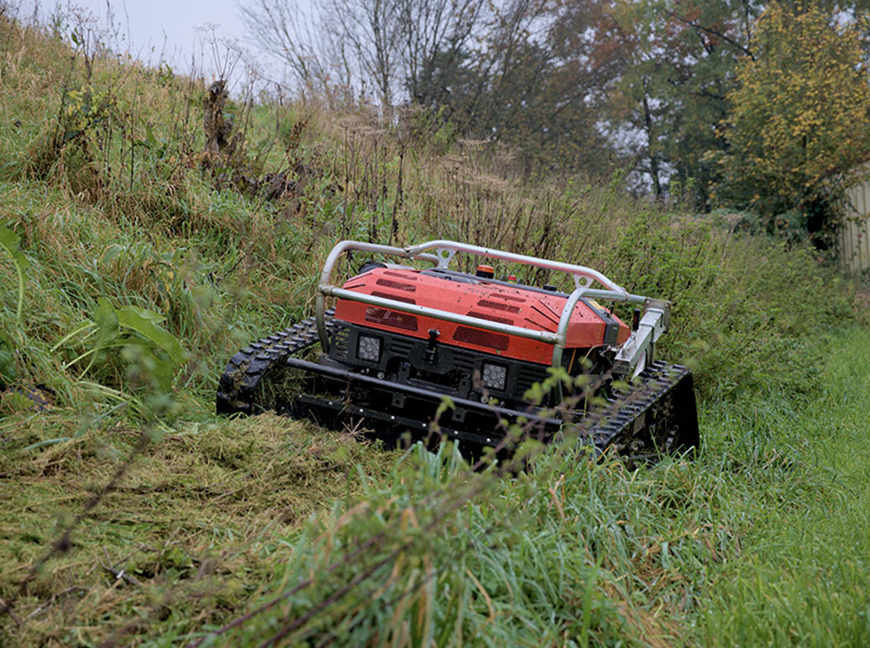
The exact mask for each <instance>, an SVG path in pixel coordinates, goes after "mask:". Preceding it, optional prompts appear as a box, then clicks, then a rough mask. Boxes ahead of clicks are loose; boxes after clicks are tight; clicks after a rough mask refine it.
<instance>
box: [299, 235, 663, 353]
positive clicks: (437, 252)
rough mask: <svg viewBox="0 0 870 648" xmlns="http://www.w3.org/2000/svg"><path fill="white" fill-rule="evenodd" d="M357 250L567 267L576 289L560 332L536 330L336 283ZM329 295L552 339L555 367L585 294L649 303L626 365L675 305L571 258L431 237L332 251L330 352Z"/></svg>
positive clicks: (443, 262)
mask: <svg viewBox="0 0 870 648" xmlns="http://www.w3.org/2000/svg"><path fill="white" fill-rule="evenodd" d="M351 251H359V252H371V253H375V254H384V255H388V256H393V257H398V258H401V259H415V260H422V261H427V262H430V263H433V264H435V265H436V266H437V267H438V268H442V269H445V270H446V269H447V267H448V265H449V263H450V261H451V260H452V259H453V257H454V256H455V255H456V253H457V252H464V253H467V254H473V255H475V256H479V257H486V258H489V259H498V260H500V261H507V262H510V263H520V264H524V265H529V266H533V267H536V268H543V269H546V270H556V271H558V272H565V273H568V274H571V275H573V277H574V285H575V289H574V291H573V292H572V293H571V294H570V295H569V296H568V299H567V301H566V302H565V308H564V309H563V310H562V316H561V318H560V320H559V327H558V328H557V329H556V332H555V333H552V332H549V331H533V330H530V329H525V328H522V327H519V326H512V325H509V324H502V323H500V322H493V321H489V320H483V319H478V318H476V317H469V316H468V315H460V314H458V313H450V312H448V311H443V310H440V309H437V308H430V307H428V306H419V305H416V304H406V303H404V302H399V301H394V300H392V299H388V298H385V297H374V296H372V295H364V294H361V293H357V292H354V291H352V290H345V289H344V288H339V287H338V286H334V285H332V284H331V280H332V271H333V270H334V268H335V264H336V263H337V262H338V260H339V258H340V257H341V256H342V255H343V254H345V253H347V252H351ZM594 282H598V283H599V284H601V285H602V286H604V289H603V290H602V289H593V288H592V287H591V286H592V284H593V283H594ZM327 297H338V298H340V299H347V300H350V301H356V302H361V303H363V304H369V305H372V306H380V307H382V308H389V309H391V310H396V311H401V312H404V313H411V314H413V315H426V316H429V317H434V318H436V319H440V320H445V321H448V322H454V323H456V324H464V325H466V326H472V327H474V328H479V329H484V330H488V331H495V332H497V333H505V334H507V335H515V336H517V337H523V338H529V339H531V340H538V341H541V342H545V343H547V344H552V345H553V366H559V365H561V364H562V353H563V352H564V350H565V344H566V342H567V337H568V324H569V322H570V321H571V314H572V313H573V312H574V307H575V306H576V305H577V302H578V301H580V299H581V298H583V297H590V298H592V299H609V300H612V301H624V302H629V303H632V304H643V305H644V307H645V315H644V320H643V322H642V323H641V326H642V328H641V330H640V331H639V332H643V333H644V335H637V332H636V333H632V336H631V338H629V340H628V342H626V344H625V346H624V347H623V351H625V350H626V347H629V345H630V346H631V348H630V350H629V351H628V352H627V353H625V354H623V353H622V352H621V353H620V360H621V363H620V364H621V365H623V366H634V365H635V364H636V362H637V361H638V360H639V359H640V358H641V356H643V354H644V352H645V351H646V350H647V349H648V348H651V347H652V345H653V344H654V343H655V341H656V340H658V336H659V335H660V334H661V332H662V331H663V330H664V328H665V327H666V326H667V316H668V313H669V306H670V305H669V304H668V303H667V302H662V301H659V300H651V299H649V298H647V297H644V296H642V295H632V294H630V293H629V292H628V291H627V290H625V289H624V288H622V287H621V286H619V285H618V284H617V283H615V282H614V281H611V280H610V279H608V278H607V277H606V276H604V275H603V274H601V273H600V272H598V271H597V270H593V269H592V268H587V267H585V266H580V265H573V264H570V263H561V262H559V261H549V260H546V259H539V258H537V257H533V256H526V255H525V254H514V253H513V252H504V251H502V250H494V249H490V248H485V247H480V246H477V245H468V244H466V243H457V242H455V241H444V240H437V241H428V242H426V243H421V244H419V245H413V246H410V247H406V248H399V247H393V246H389V245H378V244H376V243H362V242H358V241H341V242H340V243H338V244H337V245H336V246H335V247H334V248H332V251H331V252H330V253H329V256H328V257H327V258H326V263H324V265H323V271H322V272H321V274H320V284H319V286H318V292H317V301H316V304H315V315H316V320H317V333H318V336H319V337H320V344H321V347H322V348H323V350H324V352H326V351H328V350H329V337H328V336H327V333H326V320H325V312H326V298H327ZM653 304H654V305H655V308H650V306H652V305H653ZM650 316H652V317H655V318H656V321H655V322H653V321H652V319H651V317H650ZM648 329H650V331H651V333H654V334H647V330H648ZM641 338H643V339H641Z"/></svg>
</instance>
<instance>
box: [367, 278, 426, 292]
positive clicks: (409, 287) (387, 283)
mask: <svg viewBox="0 0 870 648" xmlns="http://www.w3.org/2000/svg"><path fill="white" fill-rule="evenodd" d="M376 283H377V284H378V285H379V286H384V287H385V288H395V289H396V290H404V291H405V292H416V291H417V286H415V285H414V284H409V283H404V282H402V281H393V280H392V279H378V280H377V282H376Z"/></svg>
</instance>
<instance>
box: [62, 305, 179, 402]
mask: <svg viewBox="0 0 870 648" xmlns="http://www.w3.org/2000/svg"><path fill="white" fill-rule="evenodd" d="M165 320H166V318H165V317H163V316H162V315H160V314H159V313H155V312H153V311H149V310H147V309H144V308H139V307H137V306H132V305H127V306H123V307H121V308H115V307H113V306H112V305H111V304H110V303H109V301H108V300H106V299H104V298H102V297H100V298H99V299H98V300H97V307H96V309H95V311H94V318H93V321H89V322H87V323H85V324H84V325H83V326H81V327H79V328H78V329H77V330H76V331H74V332H73V333H71V334H70V335H68V336H67V337H66V338H64V339H63V340H61V341H60V342H59V343H58V344H57V345H56V347H55V348H58V347H60V346H62V345H63V344H65V343H66V342H67V341H68V340H69V339H70V338H72V337H74V336H78V335H81V334H84V338H83V340H88V339H89V338H91V337H93V338H94V339H93V342H92V344H91V345H90V348H89V349H88V350H86V351H84V352H83V353H81V354H80V355H79V356H77V357H76V358H74V359H72V360H70V361H69V362H67V363H66V365H65V366H66V368H67V369H69V368H71V367H73V366H74V365H76V364H78V363H80V362H81V361H83V360H85V359H87V358H90V360H89V363H88V365H87V366H86V367H85V368H84V369H83V370H82V376H84V375H85V374H87V373H88V372H89V371H90V370H91V368H92V367H94V366H95V365H103V364H105V363H107V362H109V363H110V364H111V363H113V361H114V359H116V358H117V355H113V354H110V353H109V352H110V351H111V350H112V349H120V350H121V351H122V353H121V357H122V358H123V359H124V360H125V361H126V362H127V363H128V370H127V372H128V377H129V378H130V379H131V380H132V381H133V382H139V381H143V380H144V381H145V383H146V384H149V383H151V382H153V385H154V386H156V387H158V388H159V389H160V390H162V391H163V392H168V391H169V390H170V388H171V386H172V380H173V378H174V377H175V374H176V372H177V371H178V369H179V368H180V367H181V365H182V363H184V362H185V360H186V359H187V357H188V354H187V352H186V351H185V350H184V349H183V348H182V346H181V343H179V341H178V340H177V339H176V338H175V337H174V336H173V335H172V334H171V333H169V332H168V331H167V330H165V329H164V328H162V327H161V326H160V324H161V323H162V322H164V321H165ZM131 372H132V373H131Z"/></svg>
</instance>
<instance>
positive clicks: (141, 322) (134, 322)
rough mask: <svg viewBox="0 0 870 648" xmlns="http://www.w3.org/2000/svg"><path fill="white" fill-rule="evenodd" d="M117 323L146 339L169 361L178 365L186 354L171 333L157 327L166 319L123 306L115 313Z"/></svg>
mask: <svg viewBox="0 0 870 648" xmlns="http://www.w3.org/2000/svg"><path fill="white" fill-rule="evenodd" d="M116 314H117V316H118V322H119V323H120V324H121V325H122V326H126V327H127V328H130V329H132V330H134V331H136V332H137V333H139V335H141V336H143V337H145V338H147V339H148V340H150V341H151V342H153V343H154V344H156V345H157V346H159V347H160V348H161V349H163V350H164V351H165V352H166V355H168V356H169V359H170V360H172V362H173V363H175V364H176V365H180V364H181V363H182V362H184V360H185V358H186V357H187V352H186V351H185V350H184V348H183V347H182V346H181V344H180V343H179V342H178V340H177V339H176V338H175V336H174V335H172V333H170V332H169V331H167V330H166V329H164V328H162V327H160V326H158V324H160V322H162V321H164V320H165V319H166V318H165V317H163V316H162V315H160V314H159V313H155V312H154V311H150V310H147V309H145V308H138V307H136V306H124V307H123V308H120V309H118V310H117V311H116Z"/></svg>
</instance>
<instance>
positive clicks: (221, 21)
mask: <svg viewBox="0 0 870 648" xmlns="http://www.w3.org/2000/svg"><path fill="white" fill-rule="evenodd" d="M240 1H243V0H60V1H58V0H17V1H16V0H11V2H10V4H12V5H13V6H15V5H16V4H17V5H19V7H20V8H19V13H20V17H22V18H25V17H27V16H30V15H32V13H33V8H34V6H35V5H36V6H38V8H39V13H40V16H41V20H43V21H45V20H46V17H47V15H49V14H51V13H53V11H54V9H55V7H58V6H59V7H60V8H61V11H62V13H63V14H65V15H67V16H73V15H76V13H77V12H79V13H80V12H81V10H83V11H84V12H86V13H90V14H92V16H93V17H94V19H95V20H96V26H98V27H99V28H100V29H107V30H110V31H109V33H108V34H107V39H106V40H107V41H108V43H107V44H108V45H109V46H110V47H111V48H112V49H113V50H116V51H118V50H120V51H122V52H123V51H124V50H127V51H129V52H130V53H131V54H132V55H133V56H134V57H136V58H139V59H140V60H142V61H143V62H146V63H150V64H152V65H157V64H159V63H161V62H166V63H168V64H169V65H170V66H171V67H172V68H173V70H174V71H176V72H178V73H180V74H190V73H191V72H194V73H196V74H203V75H204V76H206V78H208V77H209V76H210V75H214V74H216V73H219V72H224V71H228V70H227V68H228V67H231V66H232V64H233V63H235V61H236V58H237V57H235V56H234V55H232V54H230V53H228V52H227V49H226V47H225V46H223V43H224V42H230V43H235V44H237V45H238V46H240V47H243V48H245V49H247V50H250V49H252V46H251V43H249V42H248V41H247V40H246V34H245V28H244V26H243V25H242V22H241V16H240V13H241V12H240V9H239V3H240ZM300 4H307V0H306V1H305V2H303V3H300ZM110 11H111V15H110ZM215 39H217V40H218V42H219V43H221V44H220V45H219V46H218V47H217V48H215V47H213V46H212V43H213V42H214V41H215ZM256 59H258V62H259V63H261V64H265V60H264V57H262V56H256ZM192 61H193V63H192ZM232 67H234V70H232V71H233V72H234V76H236V77H237V78H238V77H240V76H241V75H242V74H243V72H244V70H243V68H244V65H243V64H242V63H235V65H234V66H232ZM266 72H267V74H268V70H267V71H266Z"/></svg>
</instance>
